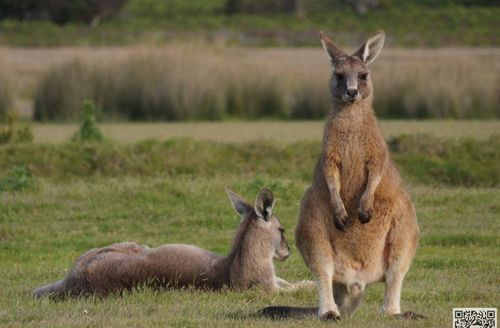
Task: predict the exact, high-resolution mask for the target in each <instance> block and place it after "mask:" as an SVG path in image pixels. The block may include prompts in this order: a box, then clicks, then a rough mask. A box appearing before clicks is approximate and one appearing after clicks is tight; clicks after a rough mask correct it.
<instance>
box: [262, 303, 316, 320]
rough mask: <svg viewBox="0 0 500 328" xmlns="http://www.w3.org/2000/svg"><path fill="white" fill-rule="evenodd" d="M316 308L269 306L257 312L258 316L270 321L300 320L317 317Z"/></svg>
mask: <svg viewBox="0 0 500 328" xmlns="http://www.w3.org/2000/svg"><path fill="white" fill-rule="evenodd" d="M318 310H319V308H317V307H295V306H269V307H266V308H264V309H262V310H260V311H259V315H260V316H263V317H265V318H270V319H302V318H306V317H311V316H317V315H318Z"/></svg>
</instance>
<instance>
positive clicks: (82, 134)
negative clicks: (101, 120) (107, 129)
mask: <svg viewBox="0 0 500 328" xmlns="http://www.w3.org/2000/svg"><path fill="white" fill-rule="evenodd" d="M96 112H97V110H96V107H95V105H94V103H93V102H92V101H90V100H86V101H85V102H84V103H83V109H82V123H81V125H80V128H79V129H78V131H77V132H76V133H75V135H74V136H73V138H72V140H73V141H75V142H102V140H103V137H102V133H101V131H100V130H99V128H98V127H97V125H96Z"/></svg>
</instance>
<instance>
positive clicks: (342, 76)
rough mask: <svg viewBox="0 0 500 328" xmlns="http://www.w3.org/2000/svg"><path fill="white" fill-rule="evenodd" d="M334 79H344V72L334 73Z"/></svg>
mask: <svg viewBox="0 0 500 328" xmlns="http://www.w3.org/2000/svg"><path fill="white" fill-rule="evenodd" d="M335 79H336V80H337V81H342V80H343V79H344V74H340V73H335Z"/></svg>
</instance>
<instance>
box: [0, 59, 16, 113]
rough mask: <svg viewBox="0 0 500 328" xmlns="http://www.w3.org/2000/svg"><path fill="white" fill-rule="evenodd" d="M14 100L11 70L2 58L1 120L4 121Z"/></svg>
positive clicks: (0, 86)
mask: <svg viewBox="0 0 500 328" xmlns="http://www.w3.org/2000/svg"><path fill="white" fill-rule="evenodd" d="M12 101H13V81H12V76H11V74H10V71H9V69H8V67H7V65H5V64H4V63H3V62H2V60H1V58H0V122H1V121H4V120H5V118H6V115H7V112H8V111H9V110H10V109H11V106H12Z"/></svg>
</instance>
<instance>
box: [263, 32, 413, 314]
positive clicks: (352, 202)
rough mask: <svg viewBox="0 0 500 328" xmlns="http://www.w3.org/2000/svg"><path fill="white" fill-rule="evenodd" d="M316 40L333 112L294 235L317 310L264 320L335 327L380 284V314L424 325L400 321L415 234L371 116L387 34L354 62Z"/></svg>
mask: <svg viewBox="0 0 500 328" xmlns="http://www.w3.org/2000/svg"><path fill="white" fill-rule="evenodd" d="M320 39H321V42H322V44H323V47H324V49H325V51H326V53H327V54H328V56H329V58H330V60H331V62H332V64H333V75H332V78H331V80H330V89H331V95H332V108H331V111H330V114H329V116H328V118H327V121H326V124H325V128H324V136H323V151H322V154H321V157H320V160H319V163H318V165H317V167H316V171H315V174H314V180H313V183H312V186H311V187H310V188H309V189H308V190H307V191H306V192H305V195H304V197H303V198H302V202H301V208H300V215H299V222H298V226H297V228H296V240H297V247H298V248H299V250H300V252H301V254H302V257H303V258H304V261H305V263H306V265H307V266H308V267H309V269H310V270H311V271H312V273H313V274H314V276H315V278H316V285H317V288H318V294H319V308H307V309H306V308H292V307H270V308H266V309H264V310H263V314H264V315H268V316H272V317H287V316H294V315H306V314H311V313H313V312H314V313H318V314H319V316H320V317H321V318H325V319H334V320H336V319H338V318H340V315H341V314H346V313H350V312H352V311H353V310H354V309H355V308H356V306H357V305H358V304H359V301H360V300H361V298H362V295H363V293H364V290H365V287H366V286H367V285H369V284H372V283H376V282H382V281H384V282H385V287H386V288H385V297H384V304H383V306H382V310H383V312H385V313H386V314H388V315H397V316H403V317H410V318H421V316H420V315H416V314H414V313H413V312H407V313H405V314H401V309H400V296H401V287H402V283H403V279H404V277H405V275H406V272H407V271H408V269H409V267H410V264H411V262H412V259H413V256H414V254H415V250H416V247H417V243H418V238H419V233H420V232H419V228H418V225H417V218H416V215H415V209H414V207H413V204H412V202H411V199H410V197H409V195H408V193H407V192H406V191H405V189H404V188H403V186H402V183H401V180H400V177H399V174H398V171H397V169H396V168H395V166H394V164H393V163H392V162H391V160H390V158H389V151H388V149H387V145H386V142H385V140H384V137H383V135H382V132H381V130H380V127H379V125H378V123H377V120H376V118H375V114H374V112H373V107H372V100H373V86H372V81H371V78H370V73H369V71H368V68H367V65H368V64H370V63H371V62H373V61H374V60H375V58H376V57H377V56H378V55H379V53H380V51H381V50H382V47H383V45H384V40H385V34H384V32H382V31H380V32H377V33H376V34H375V35H373V36H372V37H371V38H370V39H369V40H368V41H366V43H365V44H363V46H362V47H361V48H360V49H359V50H358V51H356V52H355V53H354V54H352V55H348V54H346V53H345V52H344V51H342V50H341V49H340V48H338V47H337V45H335V43H333V42H332V41H331V40H330V39H328V38H327V37H326V36H324V35H323V33H320Z"/></svg>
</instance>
